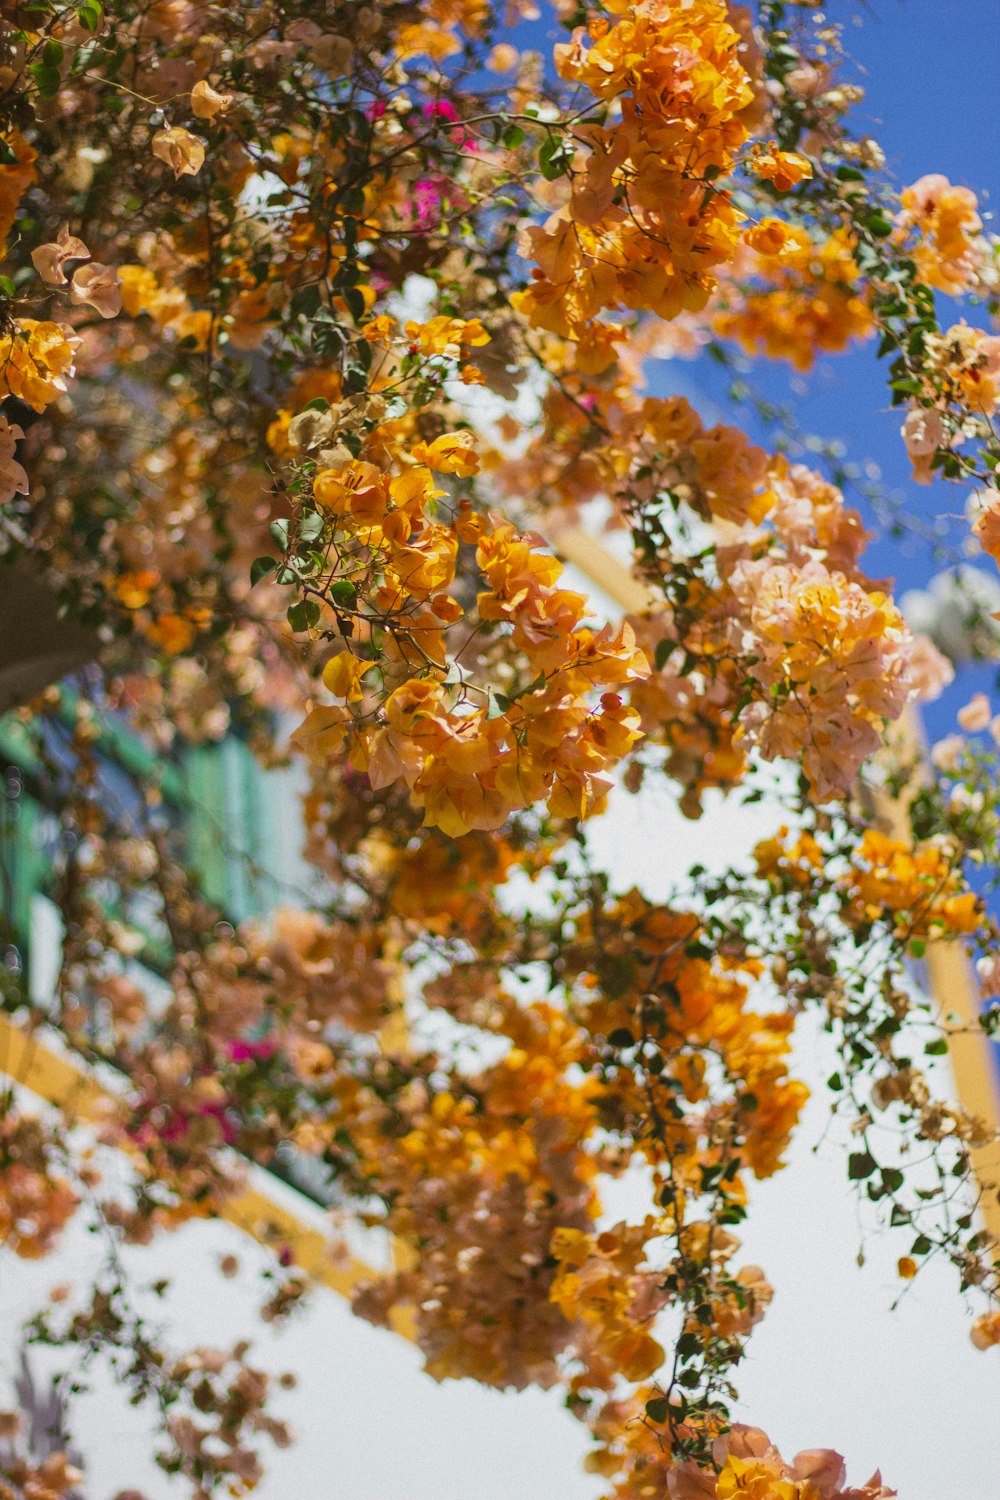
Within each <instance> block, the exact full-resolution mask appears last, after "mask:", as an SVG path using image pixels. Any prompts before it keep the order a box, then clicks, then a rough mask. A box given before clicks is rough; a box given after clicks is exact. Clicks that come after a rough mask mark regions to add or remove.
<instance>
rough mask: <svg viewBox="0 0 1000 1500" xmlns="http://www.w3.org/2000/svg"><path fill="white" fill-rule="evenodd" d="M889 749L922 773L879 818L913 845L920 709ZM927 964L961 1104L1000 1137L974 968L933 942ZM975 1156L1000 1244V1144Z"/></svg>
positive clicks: (921, 762) (881, 801) (922, 766)
mask: <svg viewBox="0 0 1000 1500" xmlns="http://www.w3.org/2000/svg"><path fill="white" fill-rule="evenodd" d="M889 749H890V753H892V754H894V755H897V756H899V757H900V759H901V760H902V761H903V763H904V764H906V763H908V762H911V761H912V762H914V763H915V764H916V765H917V766H918V768H919V769H918V773H917V775H916V776H915V777H914V778H913V779H912V780H911V782H910V784H909V786H907V788H906V789H905V790H904V792H903V793H902V795H901V796H899V797H891V796H890V795H889V794H888V793H887V792H884V791H876V793H875V795H874V810H875V815H876V817H877V818H878V820H879V822H880V823H882V824H883V826H884V827H885V829H886V831H887V832H888V833H889V834H890V835H891V836H892V837H893V838H898V839H901V840H905V842H907V843H909V842H910V841H911V839H912V837H913V833H912V828H911V824H910V803H911V802H912V800H913V798H914V797H915V796H916V794H917V792H918V790H919V788H920V780H921V778H926V776H927V774H928V772H927V749H926V745H925V742H924V736H923V730H922V728H921V725H920V719H919V716H918V714H917V710H916V709H915V708H907V709H906V710H904V712H903V714H902V716H901V718H900V719H899V720H898V722H897V723H896V725H895V732H894V734H893V735H892V737H891V739H890V742H889ZM925 964H926V969H927V987H928V989H929V990H930V993H931V996H932V997H933V999H934V1000H935V1001H936V1003H937V1007H938V1010H939V1012H940V1015H941V1017H942V1019H943V1020H944V1021H945V1022H946V1023H947V1020H948V1018H949V1017H952V1016H953V1017H954V1018H955V1020H956V1021H957V1023H958V1024H957V1026H956V1027H955V1029H954V1030H952V1031H950V1033H949V1036H948V1058H949V1061H950V1063H951V1069H952V1073H953V1074H954V1078H955V1087H956V1090H957V1092H958V1098H959V1103H960V1104H961V1105H962V1107H963V1108H964V1109H966V1110H967V1111H968V1112H969V1114H970V1115H975V1116H976V1118H977V1119H978V1120H981V1121H982V1122H983V1123H984V1124H985V1125H986V1126H987V1127H988V1128H989V1130H990V1131H991V1132H993V1134H994V1135H996V1134H997V1133H998V1132H1000V1078H998V1076H997V1075H998V1070H997V1066H996V1060H995V1059H994V1057H993V1056H992V1047H993V1043H992V1042H991V1041H990V1040H989V1039H988V1038H987V1036H986V1035H985V1033H984V1032H983V1029H982V1027H981V1026H980V1025H979V994H978V986H977V984H976V980H975V976H974V974H973V972H972V965H971V963H970V962H969V959H968V957H967V955H966V953H965V951H964V949H963V948H962V947H961V946H960V944H958V943H957V942H951V943H944V942H939V943H928V945H927V953H926V957H925ZM969 1155H970V1157H971V1160H972V1164H973V1168H974V1170H975V1173H976V1177H977V1179H978V1182H979V1186H980V1189H981V1191H982V1196H981V1198H980V1204H979V1207H980V1211H981V1213H982V1217H983V1221H984V1223H985V1225H986V1228H987V1230H988V1231H989V1233H990V1234H991V1235H992V1236H993V1237H994V1238H995V1239H997V1240H998V1241H1000V1141H992V1142H990V1144H989V1145H986V1146H979V1147H975V1148H974V1149H972V1150H971V1151H970V1153H969Z"/></svg>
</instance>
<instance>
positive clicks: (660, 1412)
mask: <svg viewBox="0 0 1000 1500" xmlns="http://www.w3.org/2000/svg"><path fill="white" fill-rule="evenodd" d="M669 1413H670V1403H669V1401H668V1400H667V1398H666V1396H654V1397H653V1398H652V1400H650V1401H647V1402H646V1416H647V1417H648V1418H649V1420H650V1421H651V1422H665V1421H666V1420H667V1417H668V1415H669Z"/></svg>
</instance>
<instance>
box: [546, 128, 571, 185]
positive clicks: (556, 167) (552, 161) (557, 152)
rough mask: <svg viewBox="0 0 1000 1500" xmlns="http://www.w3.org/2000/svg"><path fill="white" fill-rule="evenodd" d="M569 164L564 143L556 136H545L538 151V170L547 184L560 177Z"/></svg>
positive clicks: (568, 156) (568, 154)
mask: <svg viewBox="0 0 1000 1500" xmlns="http://www.w3.org/2000/svg"><path fill="white" fill-rule="evenodd" d="M569 164H570V153H569V152H568V151H567V150H566V143H565V141H563V140H561V139H560V138H559V136H557V135H550V136H546V138H545V140H544V141H543V142H542V144H541V146H540V147H539V150H538V170H539V171H540V172H541V174H542V176H543V177H544V178H545V179H546V181H547V182H554V181H555V179H556V178H557V177H562V176H563V174H564V173H565V171H566V168H567V167H568V166H569Z"/></svg>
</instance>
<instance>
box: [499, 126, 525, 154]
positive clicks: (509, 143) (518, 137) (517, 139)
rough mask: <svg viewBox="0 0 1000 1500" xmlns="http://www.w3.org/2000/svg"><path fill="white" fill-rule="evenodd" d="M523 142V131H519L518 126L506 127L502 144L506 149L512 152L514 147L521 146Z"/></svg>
mask: <svg viewBox="0 0 1000 1500" xmlns="http://www.w3.org/2000/svg"><path fill="white" fill-rule="evenodd" d="M523 140H524V131H523V130H522V129H521V127H520V125H508V126H507V129H506V130H505V131H504V133H503V143H504V145H505V146H506V147H507V148H508V150H510V151H513V150H514V148H515V147H516V146H520V145H521V143H522V142H523Z"/></svg>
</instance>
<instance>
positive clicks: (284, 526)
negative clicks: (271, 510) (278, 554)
mask: <svg viewBox="0 0 1000 1500" xmlns="http://www.w3.org/2000/svg"><path fill="white" fill-rule="evenodd" d="M267 529H268V531H269V532H270V533H271V536H272V537H273V538H274V541H275V543H276V544H277V545H278V546H279V547H280V548H281V550H282V552H285V551H287V550H288V522H287V521H286V520H284V519H283V520H280V521H272V522H271V524H270V526H269V527H268V528H267Z"/></svg>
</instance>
